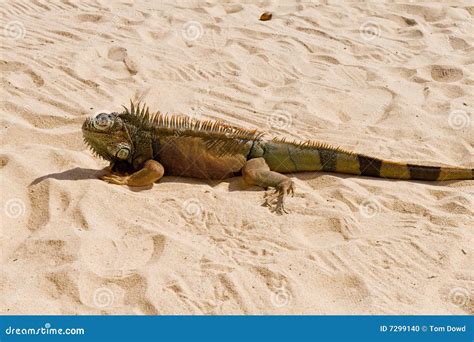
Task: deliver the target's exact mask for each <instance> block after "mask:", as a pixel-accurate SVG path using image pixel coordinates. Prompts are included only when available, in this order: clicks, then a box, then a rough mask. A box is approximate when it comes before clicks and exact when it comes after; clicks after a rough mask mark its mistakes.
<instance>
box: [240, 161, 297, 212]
mask: <svg viewBox="0 0 474 342" xmlns="http://www.w3.org/2000/svg"><path fill="white" fill-rule="evenodd" d="M242 176H243V178H244V181H245V182H246V183H247V184H251V185H258V186H261V187H263V188H269V187H272V188H275V192H274V193H273V194H269V195H266V196H265V197H266V200H265V205H267V206H270V207H271V208H272V211H275V212H276V213H278V214H283V213H287V211H286V209H285V196H286V195H289V194H291V195H293V194H294V188H295V186H294V183H293V181H292V180H291V179H290V178H288V177H287V176H285V175H282V174H281V173H278V172H274V171H271V170H270V167H269V166H268V165H267V163H266V162H265V159H263V158H254V159H250V160H248V161H247V162H246V163H245V165H244V167H243V168H242Z"/></svg>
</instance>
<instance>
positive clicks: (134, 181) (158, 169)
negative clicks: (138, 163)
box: [99, 159, 165, 187]
mask: <svg viewBox="0 0 474 342" xmlns="http://www.w3.org/2000/svg"><path fill="white" fill-rule="evenodd" d="M164 173H165V169H164V168H163V165H161V164H160V163H158V162H157V161H156V160H152V159H150V160H147V161H146V162H145V163H144V164H143V167H142V168H141V169H140V170H138V171H136V172H134V173H132V174H131V175H118V174H115V173H109V174H107V175H105V176H102V177H99V178H100V179H102V180H103V181H105V182H107V183H111V184H117V185H128V186H134V187H146V186H152V185H153V183H154V182H156V181H157V180H159V179H160V178H161V177H163V175H164Z"/></svg>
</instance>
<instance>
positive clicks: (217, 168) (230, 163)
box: [82, 102, 474, 213]
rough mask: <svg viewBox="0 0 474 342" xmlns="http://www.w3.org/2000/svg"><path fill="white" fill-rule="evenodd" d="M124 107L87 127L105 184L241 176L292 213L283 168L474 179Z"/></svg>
mask: <svg viewBox="0 0 474 342" xmlns="http://www.w3.org/2000/svg"><path fill="white" fill-rule="evenodd" d="M124 108H125V110H124V111H123V112H122V113H100V114H98V115H96V116H95V117H94V118H88V119H87V120H86V121H85V122H84V124H83V126H82V132H83V134H84V141H85V142H86V144H87V145H89V146H90V148H91V149H92V151H93V152H94V153H95V154H96V155H98V156H99V157H102V158H104V159H106V160H108V161H110V167H109V171H110V172H109V173H108V174H107V175H106V176H103V177H101V179H103V180H104V181H106V182H109V183H113V184H121V185H128V186H132V187H135V186H137V187H142V186H151V185H152V184H153V183H154V182H156V181H157V180H159V179H160V178H161V177H163V175H172V176H185V177H195V178H204V179H217V180H220V179H224V178H228V177H233V176H235V175H238V174H241V175H242V176H243V179H244V181H245V182H246V183H247V184H250V185H258V186H261V187H264V188H268V187H273V188H275V190H276V191H275V193H274V194H273V195H271V196H269V197H268V198H267V201H266V204H267V205H269V206H271V207H272V209H273V210H274V211H276V212H278V213H282V212H286V211H285V205H284V200H285V196H286V195H288V194H293V193H294V184H293V181H292V180H291V179H290V178H288V177H287V176H285V175H283V174H282V173H292V172H302V171H326V172H339V173H347V174H354V175H362V176H370V177H381V178H392V179H406V180H412V179H413V180H414V179H416V180H426V181H444V180H454V179H458V180H460V179H474V177H473V176H474V169H468V168H455V167H440V166H421V165H413V164H406V163H397V162H391V161H385V160H381V159H378V158H373V157H369V156H365V155H362V154H357V153H353V152H350V151H345V150H343V149H341V148H336V147H332V146H330V145H328V144H325V143H320V142H314V141H305V142H289V141H286V140H284V139H265V138H264V136H263V134H262V133H261V132H259V131H257V130H247V129H244V128H239V127H235V126H232V125H230V124H227V123H224V122H220V121H201V120H196V119H192V118H188V117H184V116H174V115H163V114H160V113H159V112H158V113H156V114H150V112H149V110H148V108H146V107H145V105H143V106H141V107H140V104H137V105H135V104H133V103H132V102H131V104H130V108H126V107H124Z"/></svg>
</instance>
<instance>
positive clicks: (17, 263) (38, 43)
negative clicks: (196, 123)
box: [0, 0, 474, 315]
mask: <svg viewBox="0 0 474 342" xmlns="http://www.w3.org/2000/svg"><path fill="white" fill-rule="evenodd" d="M1 5H2V6H1V8H0V13H1V17H0V18H1V21H0V23H1V25H0V26H1V27H0V28H1V30H2V32H1V33H2V34H3V35H2V36H1V49H0V52H1V54H0V71H1V74H0V79H1V89H0V113H1V133H0V135H1V147H0V161H1V163H0V167H1V170H0V175H1V198H0V209H1V212H0V217H1V236H0V239H1V240H0V241H1V251H2V253H1V275H0V313H2V314H152V315H154V314H474V268H473V263H474V258H473V255H474V182H473V181H458V182H444V183H438V184H435V183H428V182H408V181H387V180H377V179H372V178H364V177H354V176H343V175H338V174H326V173H304V174H295V175H291V177H292V178H293V179H294V181H295V184H296V195H295V197H294V198H290V199H289V201H288V209H289V211H291V213H290V214H288V215H282V216H279V215H275V214H272V213H271V212H270V211H269V210H268V209H267V208H265V207H263V206H262V203H263V196H264V191H262V189H259V188H257V187H249V186H246V185H245V184H244V183H243V181H242V180H241V179H240V178H239V177H235V178H232V179H228V180H226V181H223V182H205V181H199V180H195V179H180V178H173V177H165V178H164V179H163V180H162V181H160V182H159V183H157V184H155V185H154V187H153V188H152V189H148V190H144V191H134V190H133V189H129V188H127V187H121V186H116V185H110V184H106V183H105V182H102V181H100V180H98V179H97V176H98V175H99V174H100V170H101V169H102V168H103V167H104V166H106V165H107V164H106V163H105V162H104V161H101V160H99V159H96V158H94V157H93V156H92V154H91V153H90V151H88V150H87V148H86V146H85V145H84V143H83V141H82V135H81V125H82V122H83V121H84V120H85V118H86V117H88V116H90V115H93V114H95V113H98V112H100V111H101V110H109V111H117V110H120V108H121V107H120V106H121V105H122V104H127V103H128V101H129V99H130V98H132V99H135V100H137V99H142V100H144V101H146V102H147V104H148V105H149V106H150V107H151V108H153V109H155V110H161V111H162V112H165V113H174V114H185V115H190V116H193V117H198V118H204V119H222V120H227V121H228V122H230V123H232V124H235V125H239V126H242V127H246V128H260V129H262V130H264V131H266V132H268V133H269V134H270V135H274V136H278V137H287V138H297V139H315V140H320V141H325V142H327V143H331V144H334V145H338V146H341V147H343V148H346V149H351V150H354V151H356V152H361V153H365V154H370V155H373V156H376V157H381V158H386V159H392V160H396V161H404V162H417V163H424V164H433V165H456V166H464V167H471V168H472V167H474V158H473V156H474V134H473V133H474V125H473V123H472V121H473V120H474V117H473V115H474V113H473V107H474V98H473V94H474V68H473V65H474V58H473V55H474V48H473V46H474V27H473V16H474V7H473V6H472V3H471V5H470V6H469V2H468V1H465V2H455V1H453V2H446V3H444V4H436V3H425V2H423V3H420V2H415V1H413V2H404V3H402V2H400V3H398V4H393V3H392V4H381V3H380V4H376V3H372V4H366V3H362V2H354V3H352V4H348V3H347V2H345V1H328V2H327V3H325V2H322V1H321V2H319V1H313V2H310V1H306V2H304V1H301V2H298V3H291V2H289V1H280V2H266V1H260V2H258V4H257V3H255V4H252V2H250V1H248V2H246V3H241V4H238V3H223V2H220V1H215V0H214V1H207V2H204V1H192V0H190V1H180V2H178V4H175V5H173V3H172V2H170V1H161V2H159V1H147V2H140V1H138V2H136V3H134V4H132V2H131V1H121V2H112V1H105V0H100V1H84V2H82V4H79V2H76V1H67V0H63V1H44V0H36V1H27V0H21V1H2V4H1ZM265 11H270V12H272V13H273V18H272V19H271V20H270V21H259V20H258V19H259V17H260V15H261V14H262V13H263V12H265Z"/></svg>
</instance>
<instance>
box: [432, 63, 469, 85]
mask: <svg viewBox="0 0 474 342" xmlns="http://www.w3.org/2000/svg"><path fill="white" fill-rule="evenodd" d="M431 78H433V80H435V81H439V82H455V81H459V80H460V79H462V78H463V72H462V70H461V69H458V68H455V67H451V66H448V65H433V66H432V67H431Z"/></svg>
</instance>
